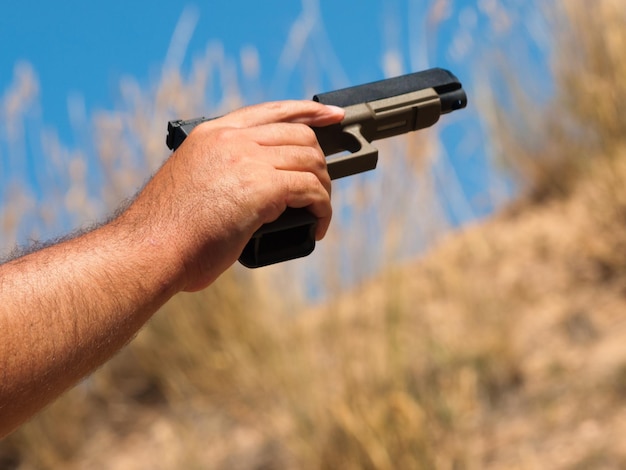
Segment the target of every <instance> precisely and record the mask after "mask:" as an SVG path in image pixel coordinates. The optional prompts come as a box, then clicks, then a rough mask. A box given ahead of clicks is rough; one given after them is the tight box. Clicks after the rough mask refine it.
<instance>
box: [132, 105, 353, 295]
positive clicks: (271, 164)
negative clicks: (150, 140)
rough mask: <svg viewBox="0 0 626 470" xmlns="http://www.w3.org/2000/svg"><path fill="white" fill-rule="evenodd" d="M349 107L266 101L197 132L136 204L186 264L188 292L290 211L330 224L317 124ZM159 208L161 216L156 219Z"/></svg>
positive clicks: (324, 225)
mask: <svg viewBox="0 0 626 470" xmlns="http://www.w3.org/2000/svg"><path fill="white" fill-rule="evenodd" d="M342 118H343V110H341V109H340V108H334V107H329V106H321V105H319V104H317V103H314V102H312V101H285V102H277V103H265V104H261V105H257V106H251V107H248V108H243V109H241V110H239V111H235V112H233V113H231V114H228V115H226V116H224V117H222V118H220V119H215V120H213V121H209V122H206V123H204V124H202V125H200V126H198V127H197V128H195V129H194V131H193V132H192V133H191V134H190V135H189V137H188V138H187V139H186V140H185V142H184V143H183V144H182V145H181V147H180V148H179V149H178V150H177V151H176V153H175V154H174V155H173V156H172V158H171V159H170V160H169V161H168V162H167V163H166V164H165V166H164V167H163V168H162V169H161V171H160V172H159V173H158V174H157V175H156V176H155V178H154V179H153V180H152V181H151V182H150V183H149V184H148V186H147V187H146V188H145V189H144V191H143V192H142V193H141V194H140V196H139V198H138V199H137V201H136V203H135V204H134V205H133V207H131V211H130V212H131V213H132V214H133V217H137V218H139V219H140V220H141V218H142V217H143V218H145V220H146V223H148V224H151V223H156V226H154V227H153V228H154V230H155V231H156V233H164V234H166V235H167V236H169V241H168V243H169V244H170V246H171V248H172V249H173V250H174V252H172V253H171V255H172V256H174V258H175V259H177V260H180V261H182V262H183V263H184V269H185V275H184V276H182V278H181V281H182V282H183V284H182V285H181V288H182V289H184V290H197V289H202V288H204V287H205V286H206V285H208V284H209V283H211V282H212V281H213V280H214V279H215V278H216V277H217V276H218V275H219V274H220V273H221V272H222V271H223V270H224V269H226V268H227V267H228V266H230V265H231V264H232V263H233V262H234V261H236V259H237V258H238V257H239V255H240V254H241V251H242V250H243V247H244V246H245V244H246V242H247V241H248V240H249V239H250V237H251V236H252V234H253V233H254V231H255V230H256V229H258V228H259V227H260V226H261V225H262V224H264V223H267V222H271V221H273V220H275V219H276V218H278V216H279V215H280V214H281V213H282V212H283V211H284V210H285V208H286V207H296V208H300V207H306V208H308V209H309V210H310V211H311V212H312V213H313V214H314V215H316V216H317V217H318V219H319V224H318V231H317V234H316V236H317V239H318V240H319V239H321V238H322V237H323V236H324V234H325V233H326V230H327V228H328V225H329V223H330V218H331V213H332V209H331V206H330V178H329V176H328V172H327V171H326V159H325V157H324V154H323V152H322V150H321V148H320V147H319V144H318V143H317V139H316V137H315V134H314V132H313V130H312V129H311V127H310V126H318V127H319V126H325V125H329V124H333V123H336V122H339V121H340V120H341V119H342ZM154 211H158V212H159V213H160V214H159V215H157V214H154V213H153V212H154Z"/></svg>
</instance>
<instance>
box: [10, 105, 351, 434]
mask: <svg viewBox="0 0 626 470" xmlns="http://www.w3.org/2000/svg"><path fill="white" fill-rule="evenodd" d="M342 117H343V113H342V111H341V110H338V109H333V108H331V107H326V106H323V105H320V104H318V103H313V102H309V101H292V102H280V103H268V104H264V105H257V106H253V107H249V108H244V109H242V110H239V111H236V112H234V113H231V114H229V115H227V116H225V117H223V118H221V119H218V120H215V121H211V122H208V123H206V124H203V125H201V126H199V127H198V128H197V129H195V130H194V132H192V134H191V135H190V136H189V137H188V138H187V139H186V140H185V142H184V143H183V145H182V146H181V147H180V148H179V149H178V151H177V152H176V153H175V154H173V155H172V156H171V157H170V159H169V160H168V161H167V162H166V163H165V164H164V165H163V167H162V168H161V169H160V170H159V172H158V173H157V174H156V175H155V176H154V178H153V179H152V180H151V181H150V182H149V183H148V184H147V185H146V187H145V188H144V189H143V191H142V192H141V193H140V194H139V196H138V197H137V199H136V200H135V202H134V203H133V204H132V205H131V206H130V207H129V208H128V209H127V210H126V211H125V212H124V213H123V214H122V215H121V216H120V217H118V218H117V219H115V220H114V221H112V222H111V223H109V224H107V225H104V226H102V227H100V228H98V229H96V230H94V231H91V232H89V233H87V234H85V235H83V236H80V237H78V238H75V239H72V240H69V241H66V242H63V243H60V244H57V245H54V246H51V247H49V248H46V249H43V250H41V251H37V252H35V253H32V254H30V255H27V256H24V257H22V258H19V259H16V260H13V261H11V262H9V263H6V264H4V265H2V266H0V437H2V436H4V435H6V434H7V433H9V432H11V431H12V430H13V429H14V428H15V427H16V426H18V425H19V424H20V423H22V422H23V421H25V420H26V419H28V418H29V417H30V416H32V415H33V414H34V413H36V412H37V411H38V410H40V409H41V408H42V407H44V406H45V405H46V404H48V403H49V402H50V401H52V400H53V399H54V398H56V397H57V396H58V395H59V394H61V393H62V392H63V391H64V390H66V389H67V388H69V387H71V386H72V385H74V384H75V383H76V382H77V381H79V380H80V379H81V378H83V377H84V376H85V375H87V374H88V373H90V372H91V371H93V370H94V369H95V368H97V367H98V366H99V365H101V364H102V363H103V362H105V361H106V360H107V359H108V358H110V357H111V356H112V355H113V354H115V352H116V351H118V350H119V349H120V348H121V347H123V346H124V345H125V344H126V343H127V342H128V341H129V340H130V339H131V338H132V337H133V335H135V334H136V332H137V331H138V330H139V329H140V328H141V326H142V325H143V324H144V323H145V322H146V321H147V320H148V319H149V318H150V317H151V315H152V314H153V313H154V312H155V311H156V310H157V309H158V308H159V307H160V306H161V305H163V304H164V303H165V302H166V301H167V300H168V299H169V298H171V297H172V296H173V295H174V294H176V293H177V292H179V291H181V290H187V291H194V290H199V289H202V288H204V287H206V286H207V285H209V284H210V283H211V282H213V281H214V280H215V279H216V278H217V277H218V276H219V275H220V274H221V273H222V272H223V271H224V270H226V269H227V268H228V267H229V266H230V265H232V263H233V262H235V261H236V259H237V257H238V256H239V254H240V253H241V251H242V249H243V247H244V245H245V243H246V242H247V240H248V239H249V238H250V237H251V235H252V233H253V232H254V231H255V230H256V229H257V228H259V227H260V226H261V225H262V224H263V223H267V222H270V221H272V220H274V219H276V218H277V217H278V216H279V215H280V214H281V213H282V212H283V211H284V209H285V208H286V207H287V206H290V207H308V208H309V209H310V210H311V211H312V212H313V213H314V214H315V215H316V216H317V217H318V218H319V220H320V223H319V227H318V233H317V238H318V239H319V238H322V237H323V236H324V233H325V232H326V229H327V228H328V223H329V222H330V216H331V208H330V178H329V177H328V173H327V171H326V167H325V159H324V156H323V153H322V152H321V149H320V148H319V145H318V144H317V141H316V140H315V136H314V134H313V132H312V130H311V129H310V128H309V127H308V126H310V125H315V126H323V125H327V124H332V123H335V122H338V121H339V120H341V118H342Z"/></svg>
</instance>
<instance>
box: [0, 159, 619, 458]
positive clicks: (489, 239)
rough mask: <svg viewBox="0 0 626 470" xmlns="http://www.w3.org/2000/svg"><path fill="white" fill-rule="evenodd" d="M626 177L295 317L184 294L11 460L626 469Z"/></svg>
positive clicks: (511, 218) (602, 180)
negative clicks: (224, 307)
mask: <svg viewBox="0 0 626 470" xmlns="http://www.w3.org/2000/svg"><path fill="white" fill-rule="evenodd" d="M625 177H626V152H625V151H624V150H623V149H620V150H618V151H617V152H616V154H615V155H614V156H611V158H606V159H601V160H599V161H598V162H597V164H596V165H594V166H593V167H592V169H591V170H590V171H589V174H588V175H587V177H586V178H585V179H583V180H581V181H580V182H579V183H578V184H577V185H576V186H575V188H574V190H573V191H572V192H571V194H570V195H569V196H566V197H560V198H552V199H549V200H547V201H544V202H542V203H537V202H533V201H520V202H518V203H516V205H515V206H514V207H511V208H509V209H508V210H506V211H504V212H503V213H501V214H498V215H497V216H495V217H493V218H492V219H490V220H487V221H485V222H483V223H480V224H476V225H474V226H471V227H468V228H466V229H465V230H463V231H462V232H460V233H454V234H451V235H450V236H449V237H447V238H446V239H445V240H443V241H442V242H441V243H440V244H439V245H438V246H437V247H435V248H434V249H433V250H432V251H430V252H429V253H428V254H427V256H425V257H424V258H423V259H420V260H419V261H417V262H414V263H409V264H407V265H406V266H403V267H399V268H397V269H394V270H392V271H390V272H387V273H386V274H385V275H384V276H382V277H380V278H378V279H376V280H373V281H371V282H368V283H367V284H366V285H363V286H361V287H360V288H359V289H357V290H356V291H355V292H350V293H346V294H345V295H344V296H343V297H342V298H341V299H338V300H336V301H334V302H332V303H330V304H329V305H326V306H324V307H323V308H316V309H313V310H311V311H309V312H307V313H305V314H303V315H300V316H297V317H282V316H280V315H278V314H272V313H271V309H267V308H264V309H261V310H260V311H259V310H257V311H256V312H255V313H254V314H252V313H246V312H245V311H244V310H246V309H242V310H239V308H241V307H237V308H234V309H232V310H231V311H232V314H231V315H232V316H230V317H229V318H224V317H220V316H215V318H213V320H211V321H209V322H205V323H204V324H203V323H202V322H201V321H199V316H200V315H202V313H201V311H202V310H203V309H202V308H201V307H199V304H201V303H211V302H213V303H214V302H215V301H216V299H217V297H216V296H222V300H225V299H224V297H228V294H225V292H228V290H221V291H219V292H221V293H220V294H216V293H215V292H213V293H211V292H209V293H205V294H203V297H202V298H200V297H198V296H187V297H183V298H181V299H178V301H177V302H175V305H170V307H169V308H170V309H171V310H176V311H169V312H167V313H166V314H164V315H162V316H160V317H158V318H156V319H155V321H154V322H153V323H152V324H151V326H150V328H148V329H147V330H146V331H144V332H143V333H142V334H141V335H140V336H139V338H137V340H136V341H135V342H134V343H133V344H132V345H131V347H130V348H128V350H127V351H125V352H124V353H123V354H122V355H120V357H118V358H117V359H116V360H115V361H114V362H113V363H112V364H111V365H110V366H109V367H108V368H105V370H103V371H101V372H100V373H99V374H100V375H98V374H97V375H96V378H95V379H94V381H93V382H92V383H91V384H90V386H88V387H82V388H78V389H76V390H74V391H73V392H72V393H70V394H68V395H67V396H66V397H65V398H64V399H62V400H61V401H60V402H58V403H57V404H55V405H54V406H53V407H51V408H50V409H49V410H48V411H47V412H46V413H44V414H43V415H42V416H41V417H40V418H39V419H38V420H35V421H34V422H33V423H31V424H30V425H29V426H27V427H26V428H24V430H22V431H21V432H20V433H18V434H17V435H14V436H13V438H12V439H11V440H9V441H8V442H6V443H5V445H4V449H3V451H4V456H5V460H4V462H5V463H6V464H7V466H6V468H13V467H12V466H11V465H9V464H10V463H11V461H13V463H17V462H18V461H21V462H22V466H21V467H19V468H59V465H62V466H63V467H64V468H116V469H144V468H163V469H167V468H179V465H180V464H181V462H182V463H184V464H187V465H193V466H199V467H200V468H207V467H206V466H207V465H210V468H377V469H379V468H390V469H391V468H492V469H499V468H502V469H504V468H506V469H511V468H520V469H529V468H555V469H559V468H561V469H582V468H622V467H623V466H624V465H626V446H625V445H624V443H623V442H622V440H621V439H619V438H618V436H621V435H623V433H624V432H626V415H625V413H626V412H625V411H624V403H625V401H626V347H624V344H626V319H625V318H624V313H625V312H626V249H625V248H626V230H624V222H625V221H626V186H625V185H624V184H623V181H624V178H625ZM229 285H230V284H229ZM235 295H236V294H235V293H233V297H232V298H233V299H234V298H235ZM212 296H213V297H212ZM231 300H232V299H231ZM257 300H258V298H257ZM226 301H227V302H226V303H228V299H226ZM194 305H195V306H194ZM259 306H260V305H259ZM184 310H187V312H192V313H188V314H185V315H186V317H187V318H186V319H182V320H181V318H178V319H176V320H172V315H173V314H177V315H184V313H183V311H184ZM266 311H267V312H268V313H267V314H265V313H263V312H266ZM193 312H196V313H193ZM198 312H200V313H198ZM218 317H219V318H218ZM210 325H211V326H210ZM209 326H210V327H209ZM198 329H201V330H202V332H198V331H197V330H198ZM171 330H173V331H171ZM194 330H196V331H195V333H194V332H193V331H194ZM166 331H169V332H170V333H171V335H172V339H168V338H167V337H166V336H165V332H166ZM181 338H185V342H186V344H187V347H188V349H185V346H184V345H183V346H181V345H180V341H181ZM174 345H176V351H174V350H173V349H172V348H173V347H174ZM103 400H105V401H103ZM60 417H63V419H64V420H65V424H66V426H64V427H61V428H58V423H59V419H60ZM54 429H57V434H56V436H55V437H54V438H52V439H51V438H50V437H48V438H46V439H44V438H43V436H45V435H48V436H49V435H50V433H51V432H53V430H54ZM34 449H37V452H36V453H35V454H33V453H31V452H32V451H33V450H34Z"/></svg>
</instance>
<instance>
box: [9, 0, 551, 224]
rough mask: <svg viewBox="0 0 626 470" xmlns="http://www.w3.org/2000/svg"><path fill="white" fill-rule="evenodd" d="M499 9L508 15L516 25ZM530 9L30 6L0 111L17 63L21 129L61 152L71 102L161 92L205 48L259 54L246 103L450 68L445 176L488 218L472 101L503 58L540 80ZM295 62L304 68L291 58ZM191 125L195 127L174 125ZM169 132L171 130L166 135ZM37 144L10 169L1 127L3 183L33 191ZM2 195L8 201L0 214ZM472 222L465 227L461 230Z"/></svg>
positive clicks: (72, 1) (368, 0) (478, 5)
mask: <svg viewBox="0 0 626 470" xmlns="http://www.w3.org/2000/svg"><path fill="white" fill-rule="evenodd" d="M501 4H505V5H506V10H507V11H508V13H509V16H508V19H507V17H506V15H504V16H503V15H502V12H503V11H504V9H502V8H501V7H499V5H501ZM533 4H534V2H519V1H515V0H507V1H502V2H497V1H493V0H478V1H470V0H460V1H458V2H446V1H443V0H430V1H426V0H385V1H382V0H380V1H376V0H362V1H358V2H357V1H330V0H302V1H296V0H291V1H278V0H265V1H262V2H261V1H252V0H247V1H223V0H215V1H209V0H204V1H199V0H198V1H194V2H171V1H168V2H166V1H163V0H152V1H119V0H110V1H107V2H84V1H78V0H67V1H65V2H63V3H62V6H61V4H59V3H58V2H56V3H55V2H48V1H44V0H40V1H34V0H23V1H21V2H12V4H11V8H4V9H3V13H2V15H0V41H1V43H2V44H3V47H2V52H1V53H0V99H2V100H4V99H5V96H6V90H8V89H9V87H10V86H11V84H12V83H13V81H14V72H15V70H16V65H17V64H19V63H24V62H25V63H28V64H30V65H31V66H32V69H33V70H34V73H35V76H36V78H37V81H38V83H39V87H40V88H39V95H38V98H37V103H36V104H35V105H34V106H33V107H32V108H33V109H31V110H30V113H31V114H32V115H34V116H30V117H27V118H26V120H25V122H26V123H27V124H28V123H35V124H36V125H37V127H50V128H53V129H54V130H55V132H56V133H57V134H58V136H59V139H60V141H61V143H62V144H63V145H65V146H67V147H68V148H70V149H72V148H74V147H80V146H81V145H82V144H83V142H82V141H81V136H80V135H78V134H80V132H77V131H76V126H74V127H72V125H71V122H70V121H71V117H70V115H71V113H70V111H69V107H70V103H72V102H76V100H77V99H78V100H79V101H80V102H81V103H84V108H85V113H86V115H87V116H91V115H92V113H93V112H94V111H97V110H108V109H114V108H115V106H116V103H117V102H118V101H119V95H120V80H121V79H123V77H127V76H130V77H133V78H134V80H136V82H137V83H139V84H140V85H141V86H144V87H146V88H149V87H150V86H151V85H152V84H154V83H155V82H157V81H158V77H159V76H160V74H161V73H162V68H163V63H164V60H166V59H167V60H170V61H173V62H174V63H176V65H180V68H181V69H182V70H183V71H185V70H188V69H189V68H190V67H191V64H192V63H193V60H194V58H195V57H198V56H200V55H202V54H203V53H204V51H205V50H206V48H207V45H209V44H218V43H219V44H220V45H221V47H223V50H224V55H225V56H227V57H229V58H232V59H233V61H234V62H235V63H239V57H240V54H241V52H242V51H245V50H247V49H249V48H250V47H251V46H252V47H253V48H254V50H255V51H256V52H257V53H258V57H259V62H260V74H259V77H258V83H256V84H255V86H254V87H250V89H247V88H246V87H245V83H244V86H243V90H242V91H243V92H244V93H249V94H248V95H247V96H246V97H245V98H246V100H247V101H250V102H256V101H260V100H267V99H287V98H308V97H310V95H312V94H313V93H316V92H322V91H328V90H329V89H333V88H338V87H343V86H349V85H356V84H360V83H365V82H368V81H372V80H378V79H381V78H384V77H385V75H390V74H398V73H407V72H412V71H417V70H421V69H424V68H428V67H434V66H438V67H444V68H448V69H450V70H451V71H453V72H454V73H455V74H456V75H457V76H459V78H460V79H461V81H462V82H463V83H464V85H465V88H466V89H467V91H468V94H469V98H470V101H469V102H470V106H469V107H468V109H467V110H464V111H463V114H462V115H460V118H458V119H456V120H455V122H454V124H453V125H450V126H446V127H445V128H444V127H442V129H441V131H442V133H445V134H444V138H443V141H444V146H445V150H446V151H447V153H448V157H449V161H446V162H445V163H446V165H448V166H447V167H446V168H443V169H441V171H442V172H450V171H453V172H456V173H457V174H459V175H461V177H460V183H461V185H462V189H463V191H464V192H465V194H466V196H467V199H468V200H469V201H470V203H471V204H474V202H475V207H474V208H473V213H474V214H476V215H479V216H480V215H482V214H485V213H488V212H489V211H490V210H491V209H492V208H493V207H492V204H485V203H484V200H483V202H480V201H481V198H482V197H483V196H484V195H483V194H482V193H484V191H485V187H486V186H487V185H489V184H490V182H489V181H488V179H489V178H490V175H489V174H488V173H489V172H488V171H486V167H487V165H489V158H490V155H489V152H490V149H489V146H488V142H486V141H485V135H484V123H482V122H481V120H480V116H479V114H478V113H479V111H478V108H477V107H476V106H475V102H474V101H473V100H474V99H475V98H476V91H477V90H479V88H480V86H481V85H482V86H484V82H485V80H487V79H489V77H490V74H491V73H492V71H493V70H495V69H493V70H492V65H493V63H494V60H495V58H496V57H498V54H500V55H501V56H502V55H504V56H507V55H508V56H511V55H512V54H515V60H514V61H511V62H512V63H517V64H518V67H519V69H520V70H523V69H525V68H528V65H529V64H532V67H531V68H534V70H535V71H536V69H537V67H539V68H540V67H541V66H542V65H541V62H542V60H543V58H544V54H545V50H544V49H542V47H543V44H544V42H545V40H546V38H545V28H543V27H542V24H541V21H540V18H539V15H538V14H537V12H536V10H535V9H534V7H533ZM499 15H500V16H499ZM310 17H316V21H315V22H314V24H313V26H312V28H313V30H312V31H311V32H310V34H309V35H308V36H307V40H306V42H305V43H303V44H299V43H298V41H299V40H300V39H301V35H299V32H301V31H302V30H303V29H306V28H307V27H310V26H311V24H309V23H307V21H306V20H307V19H308V18H310ZM177 26H179V27H178V28H177ZM294 51H296V52H298V56H297V57H292V56H290V54H291V53H294ZM307 61H313V62H315V65H316V67H315V74H318V75H319V76H316V77H315V80H313V81H312V82H313V83H316V85H315V86H316V87H319V88H317V89H305V87H304V86H303V83H304V82H306V81H307V80H308V79H310V78H311V77H310V75H311V68H310V66H309V65H308V63H307ZM239 73H240V74H241V71H239ZM545 83H549V81H545ZM0 103H1V102H0ZM206 114H207V115H211V114H212V111H211V110H207V111H206ZM188 117H192V116H171V118H188ZM457 121H458V122H457ZM165 128H166V122H164V123H163V132H164V136H165ZM29 132H30V133H31V134H32V135H31V134H29ZM36 132H39V129H29V127H28V126H26V129H25V136H24V141H25V142H26V143H25V144H24V145H23V148H20V149H19V150H20V152H18V155H17V157H18V160H20V161H18V162H17V164H16V154H15V153H16V152H15V149H16V147H15V146H14V145H13V146H12V145H10V144H7V142H8V141H9V140H10V137H8V136H7V133H8V130H7V128H6V126H4V127H3V125H2V123H0V159H2V161H0V163H1V164H0V185H7V184H8V180H9V179H11V180H15V179H16V178H17V179H18V180H19V179H21V182H22V183H23V184H26V185H28V184H29V182H33V181H35V180H36V179H37V172H38V171H39V170H38V169H37V168H38V167H39V166H40V165H41V160H42V159H44V158H45V156H44V155H42V154H40V153H41V145H42V144H40V143H38V144H32V142H34V141H35V140H36V139H38V138H39V137H38V134H37V135H36ZM29 142H30V143H29ZM164 153H165V148H164ZM21 160H24V162H22V161H21ZM40 179H41V178H40ZM38 194H40V195H41V194H43V191H41V190H40V191H39V192H38ZM3 197H5V196H3V194H2V193H1V191H0V203H2V202H3ZM483 199H484V198H483ZM452 209H453V208H452ZM452 212H454V211H452ZM464 217H465V216H459V217H457V218H458V219H459V220H458V222H459V223H461V222H463V221H464V220H460V219H463V218H464ZM28 230H29V229H28V228H25V229H24V232H23V233H24V234H25V233H26V232H27V231H28Z"/></svg>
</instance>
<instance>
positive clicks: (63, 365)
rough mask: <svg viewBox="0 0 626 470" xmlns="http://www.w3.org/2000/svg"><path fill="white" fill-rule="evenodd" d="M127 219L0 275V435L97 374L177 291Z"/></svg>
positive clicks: (154, 250)
mask: <svg viewBox="0 0 626 470" xmlns="http://www.w3.org/2000/svg"><path fill="white" fill-rule="evenodd" d="M131 217H132V212H131V213H130V214H128V215H126V217H122V218H120V219H118V220H116V221H113V222H112V223H110V224H108V225H105V226H103V227H100V228H99V229H96V230H94V231H92V232H90V233H87V234H85V235H83V236H81V237H78V238H75V239H73V240H69V241H66V242H63V243H60V244H58V245H54V246H51V247H49V248H46V249H44V250H41V251H37V252H35V253H32V254H30V255H27V256H25V257H23V258H19V259H16V260H14V261H11V262H9V263H6V264H4V265H2V266H0V436H2V435H4V434H6V433H7V432H9V431H10V430H12V429H13V428H14V427H15V426H17V425H18V424H20V423H21V422H22V421H24V420H25V419H27V418H28V417H29V416H30V415H32V414H33V413H34V412H36V411H37V410H39V409H41V408H42V407H44V406H45V405H46V404H47V403H49V402H50V401H51V400H53V399H54V398H55V397H57V396H58V395H59V394H60V393H62V392H63V391H64V390H66V389H67V388H69V387H70V386H72V385H74V384H75V383H76V382H77V381H79V380H80V379H81V378H83V377H84V376H85V375H87V374H88V373H89V372H90V371H92V370H93V369H94V368H96V367H98V366H99V365H101V364H102V363H103V362H104V361H106V360H107V359H108V358H110V357H111V356H112V355H113V354H114V353H115V352H116V351H117V350H119V349H120V348H121V347H122V346H124V344H125V343H126V342H128V341H129V340H130V339H131V338H132V337H133V335H135V333H136V332H137V331H138V329H139V328H141V326H142V325H143V324H144V323H145V321H146V320H147V319H148V318H149V317H150V316H151V315H152V314H153V313H154V312H155V311H156V310H157V309H158V308H159V307H160V306H161V305H162V304H163V303H165V302H166V301H167V300H168V299H169V298H170V297H171V296H172V295H173V294H174V293H175V292H176V291H177V286H176V284H175V280H176V279H177V274H178V273H177V272H176V269H177V267H176V265H175V264H173V263H168V262H167V261H168V259H167V254H168V253H169V252H170V251H171V250H169V249H168V247H166V246H163V244H164V243H165V242H164V241H160V240H159V238H158V237H157V236H155V234H154V231H153V233H150V232H149V231H148V230H149V228H148V227H142V226H141V225H140V224H138V223H134V222H132V219H131Z"/></svg>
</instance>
